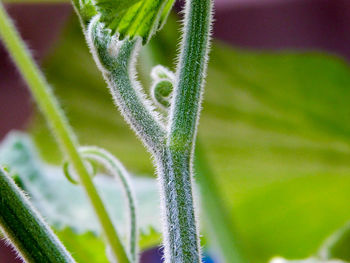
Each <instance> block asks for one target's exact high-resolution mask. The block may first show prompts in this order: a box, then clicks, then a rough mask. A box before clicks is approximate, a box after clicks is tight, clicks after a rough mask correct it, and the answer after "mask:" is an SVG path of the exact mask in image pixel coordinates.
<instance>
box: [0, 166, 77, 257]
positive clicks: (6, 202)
mask: <svg viewBox="0 0 350 263" xmlns="http://www.w3.org/2000/svg"><path fill="white" fill-rule="evenodd" d="M0 196H1V200H0V211H1V213H0V225H1V229H2V230H3V232H4V234H5V236H6V237H7V238H8V239H9V240H10V241H11V243H12V244H13V245H14V246H15V248H16V249H17V251H18V252H19V254H20V255H21V257H22V258H23V259H24V260H25V261H26V262H28V263H36V262H48V263H74V262H75V261H74V259H73V258H72V256H71V255H70V254H69V252H68V251H67V250H66V249H65V247H64V246H63V245H62V243H61V242H60V241H59V240H58V238H57V237H56V235H55V234H54V233H53V232H52V230H51V229H50V227H49V226H48V225H47V224H46V223H45V222H44V220H43V219H42V218H41V216H40V215H39V214H38V213H37V212H36V211H35V209H34V208H33V207H32V206H31V204H30V203H29V201H28V199H27V198H26V196H25V194H24V193H23V192H22V191H21V190H20V189H19V188H18V187H17V186H16V184H15V183H14V182H13V180H12V179H11V178H10V177H9V175H8V174H7V173H6V172H5V171H4V170H3V169H2V168H0Z"/></svg>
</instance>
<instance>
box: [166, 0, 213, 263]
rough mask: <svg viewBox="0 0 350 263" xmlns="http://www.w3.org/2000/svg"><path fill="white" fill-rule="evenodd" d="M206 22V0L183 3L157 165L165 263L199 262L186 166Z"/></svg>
mask: <svg viewBox="0 0 350 263" xmlns="http://www.w3.org/2000/svg"><path fill="white" fill-rule="evenodd" d="M211 23H212V1H211V0H188V1H186V6H185V18H184V28H183V40H182V45H181V54H180V58H179V63H178V68H177V72H176V77H177V81H176V82H175V86H174V91H173V93H174V94H173V100H172V102H171V108H170V118H169V135H168V141H167V156H166V159H164V158H162V160H163V167H164V169H165V170H168V171H166V173H165V175H167V176H169V178H166V181H168V184H167V185H165V186H164V187H169V184H170V183H171V184H172V186H171V187H169V192H168V191H165V193H166V195H167V196H166V198H165V199H166V202H167V211H166V217H167V221H168V225H169V226H170V227H168V229H167V231H168V233H167V234H166V235H167V236H168V238H170V240H169V247H167V246H165V254H168V255H169V257H170V260H169V262H186V263H187V262H188V263H190V262H193V263H194V262H201V256H200V242H199V230H198V224H197V222H196V216H195V211H194V201H193V193H192V180H193V171H192V163H193V152H194V142H195V137H196V131H197V126H198V119H199V113H200V106H201V100H202V92H203V91H202V89H203V83H204V77H205V74H206V67H207V60H208V52H209V41H210V30H211ZM164 160H165V162H164ZM168 203H170V205H169V204H168ZM174 211H176V212H177V213H176V215H174V214H175V213H174ZM179 258H180V260H179Z"/></svg>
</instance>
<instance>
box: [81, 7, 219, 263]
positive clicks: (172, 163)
mask: <svg viewBox="0 0 350 263" xmlns="http://www.w3.org/2000/svg"><path fill="white" fill-rule="evenodd" d="M211 22H212V1H211V0H187V1H186V5H185V18H184V23H183V24H184V25H183V36H182V41H181V48H180V50H181V51H180V54H179V59H178V64H177V69H176V73H175V74H173V73H172V72H171V71H169V70H167V69H165V68H164V67H162V66H157V67H156V68H154V69H153V71H152V73H151V75H152V78H153V85H152V88H151V95H152V98H153V101H155V102H156V103H152V101H151V100H149V99H148V98H147V97H146V95H145V92H144V91H143V89H142V87H141V85H140V83H139V82H138V81H137V79H136V70H135V63H136V58H137V54H138V51H139V49H140V46H141V43H142V40H141V39H142V38H141V37H137V36H136V37H133V38H132V39H129V38H124V40H120V38H121V37H120V36H119V35H118V32H117V34H113V33H112V31H111V30H109V29H108V28H107V27H106V26H105V24H104V23H103V22H101V19H100V15H99V14H97V15H96V16H94V17H93V18H92V19H91V22H90V23H89V25H88V28H87V31H86V38H87V42H88V45H89V47H90V50H91V53H92V55H93V57H94V59H95V62H96V64H97V65H98V68H99V69H100V70H101V72H102V74H103V76H104V78H105V80H106V82H107V84H108V87H109V90H110V92H111V94H112V96H113V99H114V102H115V104H116V105H117V106H118V108H119V110H120V112H121V114H122V115H123V116H124V118H125V120H126V121H127V122H128V123H129V125H130V126H131V128H132V129H133V130H134V132H135V133H136V134H137V136H138V137H139V138H140V139H141V141H142V142H143V143H144V145H145V146H146V148H147V149H148V151H149V152H150V153H151V154H152V156H153V159H154V164H155V168H156V170H157V174H158V179H159V185H160V193H161V200H162V202H161V206H162V207H161V208H162V213H163V218H164V220H163V237H164V238H163V239H164V257H165V262H167V263H199V262H201V252H200V242H199V227H198V222H197V221H198V220H197V219H196V211H195V205H194V203H195V202H194V194H193V174H194V171H193V167H192V166H193V165H192V163H193V154H194V142H195V137H196V132H197V126H198V120H199V113H200V109H201V101H202V93H203V84H204V79H205V75H206V66H207V60H208V52H209V42H210V31H211ZM157 106H158V108H163V109H166V110H168V111H169V112H168V114H167V116H166V119H165V123H164V122H163V120H162V117H161V116H159V114H158V113H157V111H156V107H157Z"/></svg>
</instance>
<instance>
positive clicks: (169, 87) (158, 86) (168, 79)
mask: <svg viewBox="0 0 350 263" xmlns="http://www.w3.org/2000/svg"><path fill="white" fill-rule="evenodd" d="M151 77H152V79H153V85H152V87H151V96H152V99H153V101H154V102H155V103H156V104H157V105H158V106H159V107H160V108H162V109H165V110H166V109H168V108H169V107H170V99H171V94H172V91H173V86H174V81H175V75H174V73H173V72H171V71H170V70H168V69H167V68H165V67H163V66H161V65H158V66H155V67H154V68H153V69H152V72H151Z"/></svg>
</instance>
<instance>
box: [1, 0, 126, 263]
mask: <svg viewBox="0 0 350 263" xmlns="http://www.w3.org/2000/svg"><path fill="white" fill-rule="evenodd" d="M0 37H1V38H2V40H3V42H4V44H5V45H6V47H7V49H8V51H9V53H10V54H11V56H12V58H13V60H14V62H15V63H16V65H17V67H18V69H19V71H20V72H21V74H22V76H23V78H24V79H25V81H26V82H27V84H28V86H29V88H30V91H31V93H32V95H33V97H34V99H35V100H36V102H37V104H38V105H39V108H40V109H41V111H42V113H43V114H44V116H45V118H46V121H47V122H48V123H49V125H50V126H51V128H52V131H53V133H54V134H55V136H56V139H57V140H58V143H59V145H60V147H61V149H62V151H63V152H65V153H66V155H67V156H68V157H69V159H70V162H71V163H72V165H73V168H74V170H75V172H76V173H77V175H78V176H79V180H80V183H81V184H82V185H83V187H84V189H85V192H86V194H87V195H88V198H89V200H90V202H91V204H92V206H93V208H94V210H95V213H96V215H97V217H98V219H99V221H100V224H101V226H102V230H103V234H104V235H105V237H106V239H107V241H108V243H109V245H110V247H111V250H112V252H113V254H114V256H115V257H116V258H117V259H118V260H119V262H120V263H128V262H130V261H129V259H128V256H127V254H126V252H125V250H124V247H123V245H122V243H121V241H120V239H119V237H118V235H117V232H116V229H115V228H114V226H113V224H112V222H111V219H110V218H109V216H108V214H107V211H106V209H105V207H104V205H103V202H102V200H101V198H100V196H99V195H98V193H97V190H96V188H95V186H94V184H93V182H92V179H91V177H90V175H89V172H88V170H87V169H86V167H85V165H84V162H83V160H82V158H81V156H80V154H79V152H78V143H77V140H76V138H75V136H74V135H73V132H72V130H71V128H70V126H69V124H68V122H67V120H66V118H65V117H64V115H63V112H62V111H61V109H60V107H59V104H58V102H57V100H56V99H55V97H54V95H53V94H52V91H51V90H50V89H49V85H48V83H47V82H46V80H45V78H44V76H43V75H42V74H41V72H40V70H39V68H38V66H37V65H36V64H35V63H34V61H33V59H32V57H31V55H30V53H29V51H28V50H27V48H26V46H25V44H24V43H23V41H22V40H21V38H20V36H19V34H18V32H17V31H16V29H15V27H14V25H13V23H12V21H11V19H10V18H9V16H8V15H7V13H6V11H5V9H4V6H3V5H2V4H1V2H0Z"/></svg>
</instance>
